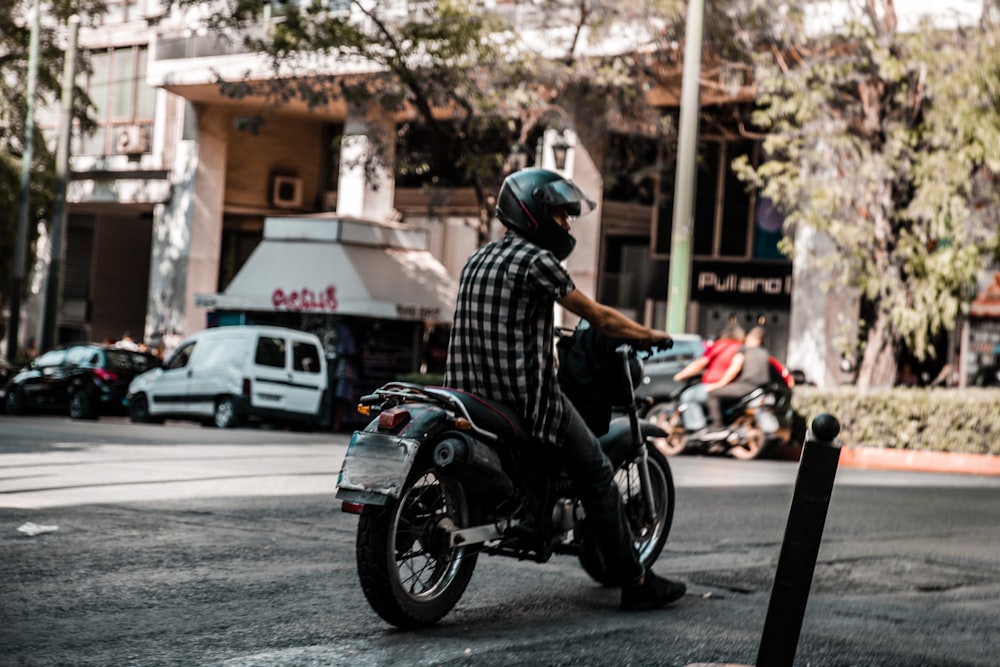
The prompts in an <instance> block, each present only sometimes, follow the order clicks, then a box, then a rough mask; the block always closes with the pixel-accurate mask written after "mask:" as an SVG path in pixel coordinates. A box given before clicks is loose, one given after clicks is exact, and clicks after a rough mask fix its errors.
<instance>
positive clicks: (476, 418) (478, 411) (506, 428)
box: [434, 387, 531, 442]
mask: <svg viewBox="0 0 1000 667" xmlns="http://www.w3.org/2000/svg"><path fill="white" fill-rule="evenodd" d="M434 389H436V390H438V391H444V392H447V393H449V394H451V395H452V396H454V397H455V398H457V399H458V400H459V401H460V402H461V403H462V405H464V406H465V409H466V410H468V411H469V416H470V417H472V421H473V422H474V423H475V425H476V426H478V427H479V428H481V429H484V430H486V431H490V432H491V433H495V434H496V435H497V436H498V437H499V438H500V439H501V440H506V441H508V442H525V441H527V440H529V439H530V438H531V435H530V434H529V433H528V431H526V430H525V428H524V425H523V422H522V420H521V416H520V415H518V414H517V412H515V411H514V410H512V409H511V408H510V407H508V406H506V405H504V404H503V403H498V402H496V401H491V400H489V399H486V398H483V397H481V396H476V395H475V394H470V393H469V392H467V391H462V390H461V389H450V388H448V387H434Z"/></svg>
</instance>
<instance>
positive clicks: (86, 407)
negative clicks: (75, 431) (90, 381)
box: [69, 389, 97, 420]
mask: <svg viewBox="0 0 1000 667" xmlns="http://www.w3.org/2000/svg"><path fill="white" fill-rule="evenodd" d="M69 418H70V419H87V420H91V419H97V411H96V410H94V403H93V401H91V400H90V395H89V394H88V393H87V390H86V389H78V390H76V391H75V392H73V395H72V396H70V397H69Z"/></svg>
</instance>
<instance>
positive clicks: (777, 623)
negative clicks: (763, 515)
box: [756, 414, 840, 667]
mask: <svg viewBox="0 0 1000 667" xmlns="http://www.w3.org/2000/svg"><path fill="white" fill-rule="evenodd" d="M839 433H840V423H839V422H838V421H837V419H836V418H835V417H833V416H832V415H828V414H822V415H819V416H818V417H816V419H814V420H813V423H812V429H811V430H810V432H809V434H808V436H807V437H806V441H805V444H804V446H803V448H802V458H801V459H800V460H799V472H798V476H797V477H796V479H795V491H794V492H793V494H792V506H791V508H790V509H789V510H788V524H787V526H786V527H785V539H784V541H783V542H782V544H781V555H780V556H779V557H778V568H777V571H776V572H775V575H774V586H773V588H772V589H771V600H770V602H769V604H768V607H767V616H766V617H765V619H764V632H763V633H762V634H761V638H760V648H759V650H758V653H757V662H756V664H757V665H759V666H760V667H791V666H792V661H793V660H794V659H795V650H796V649H797V648H798V643H799V633H800V632H801V630H802V619H803V617H804V616H805V611H806V601H807V600H808V599H809V588H810V586H812V577H813V572H814V571H815V569H816V557H817V555H818V554H819V544H820V541H821V540H822V538H823V526H824V524H825V523H826V513H827V509H828V508H829V506H830V496H831V495H832V493H833V481H834V478H835V477H836V475H837V465H838V464H839V462H840V447H839V445H837V444H836V442H835V441H836V439H837V435H838V434H839Z"/></svg>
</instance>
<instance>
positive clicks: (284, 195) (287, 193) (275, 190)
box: [271, 176, 302, 208]
mask: <svg viewBox="0 0 1000 667" xmlns="http://www.w3.org/2000/svg"><path fill="white" fill-rule="evenodd" d="M271 205H272V206H274V207H275V208H300V207H301V206H302V179H301V178H298V177H295V176H275V177H274V180H273V182H272V183H271Z"/></svg>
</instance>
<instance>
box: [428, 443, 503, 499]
mask: <svg viewBox="0 0 1000 667" xmlns="http://www.w3.org/2000/svg"><path fill="white" fill-rule="evenodd" d="M434 465H435V466H437V468H438V470H440V471H441V472H442V473H443V474H445V475H448V476H450V477H455V478H458V479H460V480H461V481H462V483H463V484H465V485H466V486H467V487H468V488H470V489H473V490H475V491H496V492H499V493H501V494H504V495H508V494H510V493H512V492H513V491H514V483H513V482H511V480H510V477H508V476H507V473H505V472H504V471H503V463H502V462H501V461H500V455H499V454H497V453H496V452H495V451H494V450H493V449H492V448H491V447H489V446H487V445H484V444H483V443H481V442H479V441H477V440H471V439H465V438H457V437H456V438H447V439H445V440H442V441H441V442H439V443H438V444H437V446H436V447H434Z"/></svg>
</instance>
